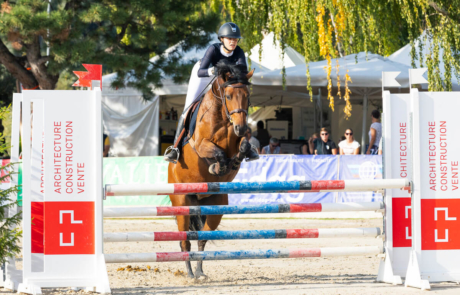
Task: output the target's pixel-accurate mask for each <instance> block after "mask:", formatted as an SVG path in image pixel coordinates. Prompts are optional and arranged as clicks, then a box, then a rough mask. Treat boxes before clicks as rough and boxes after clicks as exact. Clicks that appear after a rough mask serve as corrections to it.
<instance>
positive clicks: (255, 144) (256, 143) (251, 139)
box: [246, 127, 260, 154]
mask: <svg viewBox="0 0 460 295" xmlns="http://www.w3.org/2000/svg"><path fill="white" fill-rule="evenodd" d="M246 138H247V139H248V141H249V143H250V144H251V145H252V146H253V147H254V148H255V149H256V150H257V152H258V153H259V154H260V142H259V141H258V140H257V138H255V137H254V136H252V129H251V128H249V127H248V132H247V133H246Z"/></svg>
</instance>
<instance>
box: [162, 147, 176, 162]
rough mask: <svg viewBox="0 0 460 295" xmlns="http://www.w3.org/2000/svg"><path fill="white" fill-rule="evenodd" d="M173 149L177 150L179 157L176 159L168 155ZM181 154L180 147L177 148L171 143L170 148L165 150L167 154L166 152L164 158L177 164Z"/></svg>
mask: <svg viewBox="0 0 460 295" xmlns="http://www.w3.org/2000/svg"><path fill="white" fill-rule="evenodd" d="M172 151H175V152H176V154H177V158H176V159H175V160H174V159H170V158H169V157H168V154H169V153H170V152H172ZM179 156H180V151H179V149H178V148H175V147H174V146H173V145H170V146H168V148H167V149H166V151H165V154H164V159H165V160H166V161H168V162H170V163H174V164H177V161H179Z"/></svg>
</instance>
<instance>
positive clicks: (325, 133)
mask: <svg viewBox="0 0 460 295" xmlns="http://www.w3.org/2000/svg"><path fill="white" fill-rule="evenodd" d="M321 135H324V136H326V135H329V133H321Z"/></svg>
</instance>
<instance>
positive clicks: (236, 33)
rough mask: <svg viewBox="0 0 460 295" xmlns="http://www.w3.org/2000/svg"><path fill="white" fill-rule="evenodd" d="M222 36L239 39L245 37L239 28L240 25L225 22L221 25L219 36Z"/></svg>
mask: <svg viewBox="0 0 460 295" xmlns="http://www.w3.org/2000/svg"><path fill="white" fill-rule="evenodd" d="M222 37H227V38H237V39H241V38H243V37H241V33H240V28H238V26H237V25H236V24H234V23H225V24H223V25H222V26H221V27H220V29H219V33H218V34H217V38H219V39H220V38H222Z"/></svg>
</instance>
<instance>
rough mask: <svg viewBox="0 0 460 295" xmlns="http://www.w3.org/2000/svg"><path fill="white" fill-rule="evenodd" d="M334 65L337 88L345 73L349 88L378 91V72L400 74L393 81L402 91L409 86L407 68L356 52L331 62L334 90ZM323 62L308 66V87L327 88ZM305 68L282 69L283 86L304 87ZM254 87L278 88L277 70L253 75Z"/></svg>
mask: <svg viewBox="0 0 460 295" xmlns="http://www.w3.org/2000/svg"><path fill="white" fill-rule="evenodd" d="M336 62H338V63H339V66H340V67H339V75H340V77H341V86H343V85H344V84H345V83H344V77H345V74H346V73H347V70H348V71H349V72H348V73H349V75H350V77H351V79H352V80H353V83H349V86H350V87H351V88H357V87H360V88H379V89H381V88H382V72H383V71H385V72H388V71H401V74H400V75H399V76H398V78H397V80H398V82H400V84H401V86H402V87H408V86H409V74H408V71H407V70H408V69H409V67H408V66H406V65H404V64H400V63H397V62H393V61H391V60H388V59H385V58H384V57H382V56H380V55H378V54H372V53H367V54H366V53H365V52H360V53H358V54H350V55H347V56H345V57H342V58H338V59H333V60H332V71H331V80H332V84H333V86H335V87H336V86H337V73H336V68H335V66H336ZM326 66H327V61H326V60H322V61H318V62H311V63H309V68H310V76H311V85H312V86H313V87H325V86H327V75H326ZM306 73H307V67H306V65H305V64H303V65H297V66H293V67H290V68H286V86H288V87H289V86H302V87H305V86H307V75H306ZM252 81H253V83H254V85H265V86H282V84H283V80H282V75H281V72H280V71H279V70H274V71H271V72H267V73H256V74H255V75H254V78H253V80H252Z"/></svg>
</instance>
